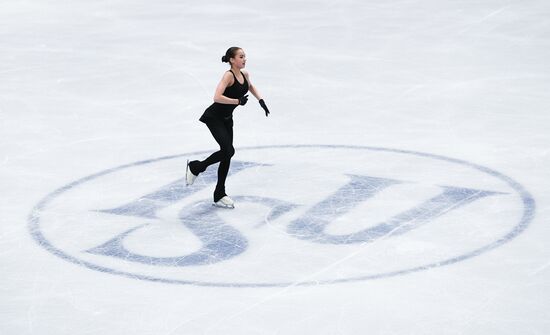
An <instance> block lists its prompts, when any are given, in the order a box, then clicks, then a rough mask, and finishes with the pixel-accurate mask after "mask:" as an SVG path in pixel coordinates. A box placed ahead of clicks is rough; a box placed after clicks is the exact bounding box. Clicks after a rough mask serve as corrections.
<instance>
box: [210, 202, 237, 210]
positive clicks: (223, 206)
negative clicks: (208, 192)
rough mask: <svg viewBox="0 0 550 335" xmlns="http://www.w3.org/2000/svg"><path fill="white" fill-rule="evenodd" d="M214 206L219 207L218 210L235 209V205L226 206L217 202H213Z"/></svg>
mask: <svg viewBox="0 0 550 335" xmlns="http://www.w3.org/2000/svg"><path fill="white" fill-rule="evenodd" d="M212 206H214V207H218V208H226V209H235V205H224V204H218V203H216V202H213V203H212Z"/></svg>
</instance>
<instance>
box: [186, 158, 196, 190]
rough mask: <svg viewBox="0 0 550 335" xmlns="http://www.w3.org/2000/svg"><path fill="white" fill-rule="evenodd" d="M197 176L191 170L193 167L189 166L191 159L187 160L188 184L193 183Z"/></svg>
mask: <svg viewBox="0 0 550 335" xmlns="http://www.w3.org/2000/svg"><path fill="white" fill-rule="evenodd" d="M196 178H197V176H196V175H194V174H193V172H191V169H190V168H189V160H187V168H186V169H185V183H186V184H187V186H190V185H193V183H194V182H195V179H196Z"/></svg>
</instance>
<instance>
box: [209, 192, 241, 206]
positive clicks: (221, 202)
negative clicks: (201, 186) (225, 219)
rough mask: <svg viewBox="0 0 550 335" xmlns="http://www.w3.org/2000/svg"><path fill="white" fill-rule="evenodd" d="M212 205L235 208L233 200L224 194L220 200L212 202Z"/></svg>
mask: <svg viewBox="0 0 550 335" xmlns="http://www.w3.org/2000/svg"><path fill="white" fill-rule="evenodd" d="M212 206H216V207H221V208H235V202H234V201H233V199H231V198H230V197H228V196H227V195H226V196H224V197H223V198H221V199H220V200H218V201H216V202H214V203H212Z"/></svg>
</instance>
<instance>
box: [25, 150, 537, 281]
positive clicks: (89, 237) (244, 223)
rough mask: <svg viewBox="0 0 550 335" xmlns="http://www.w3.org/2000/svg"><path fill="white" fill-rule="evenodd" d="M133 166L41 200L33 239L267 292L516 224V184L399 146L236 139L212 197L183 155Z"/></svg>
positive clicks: (462, 256)
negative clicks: (189, 174)
mask: <svg viewBox="0 0 550 335" xmlns="http://www.w3.org/2000/svg"><path fill="white" fill-rule="evenodd" d="M199 154H201V153H191V154H185V155H177V156H171V157H161V158H157V159H151V160H147V161H141V162H137V163H132V164H128V165H124V166H120V167H117V168H113V169H110V170H107V171H102V172H99V173H97V174H94V175H92V176H88V177H85V178H82V179H80V180H77V181H75V182H73V183H71V184H69V185H67V186H65V187H62V188H60V189H58V190H56V191H54V192H53V193H51V194H50V195H48V196H47V197H46V198H45V199H43V200H42V201H41V202H40V203H39V204H38V205H37V206H36V207H35V208H34V209H33V211H32V213H31V215H30V217H29V224H30V229H31V234H32V235H33V237H34V238H35V240H36V241H37V242H38V243H39V244H40V245H41V246H42V247H44V248H46V249H47V250H49V251H50V252H52V253H53V254H55V255H57V256H59V257H62V258H63V259H66V260H68V261H70V262H73V263H75V264H78V265H84V266H86V267H88V268H90V269H93V270H97V271H101V272H105V273H111V274H117V275H123V276H127V277H130V278H134V279H141V280H150V281H158V282H164V283H174V284H195V285H209V286H227V287H265V286H285V285H314V284H331V283H340V282H348V281H358V280H368V279H377V278H384V277H390V276H396V275H404V274H407V273H411V272H416V271H421V270H426V269H429V268H433V267H437V266H442V265H448V264H453V263H456V262H459V261H462V260H466V259H468V258H471V257H474V256H477V255H480V254H482V253H483V252H486V251H489V250H491V249H493V248H495V247H498V246H500V245H502V244H504V243H506V242H508V241H510V240H511V239H513V238H514V237H515V236H517V235H518V234H519V233H521V232H522V231H523V230H524V229H525V228H526V227H527V225H528V224H529V222H530V220H531V218H532V216H533V214H534V200H533V199H532V197H531V196H530V195H529V194H528V192H527V191H525V190H524V189H523V187H522V186H521V185H520V184H518V183H517V182H515V181H514V180H512V179H510V178H509V177H507V176H504V175H502V174H500V173H498V172H496V171H494V170H491V169H489V168H486V167H483V166H480V165H476V164H473V163H469V162H465V161H461V160H457V159H452V158H448V157H443V156H436V155H431V154H425V153H419V152H411V151H404V150H395V149H385V148H373V147H353V146H336V145H334V146H329V145H304V146H269V147H254V148H240V149H238V150H237V155H236V156H235V157H234V161H233V162H232V166H231V176H230V177H229V179H228V183H227V191H228V193H229V194H231V195H232V197H233V198H234V199H235V200H236V202H237V208H236V209H234V210H223V209H217V208H214V207H212V206H211V193H212V189H213V183H215V180H216V174H215V172H216V171H215V168H211V169H210V170H207V171H206V172H205V173H203V174H201V176H200V177H199V179H197V181H196V182H195V184H194V185H192V186H190V187H186V186H185V180H184V179H183V178H184V172H185V163H186V159H187V158H190V157H191V158H192V157H193V156H195V155H199Z"/></svg>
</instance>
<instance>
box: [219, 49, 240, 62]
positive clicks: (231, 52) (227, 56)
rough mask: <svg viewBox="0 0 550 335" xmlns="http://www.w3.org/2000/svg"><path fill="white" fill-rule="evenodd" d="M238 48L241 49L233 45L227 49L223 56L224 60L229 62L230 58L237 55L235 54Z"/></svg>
mask: <svg viewBox="0 0 550 335" xmlns="http://www.w3.org/2000/svg"><path fill="white" fill-rule="evenodd" d="M237 50H241V48H239V47H231V48H229V49H227V51H226V52H225V55H224V56H222V62H224V63H229V59H230V58H233V57H235V55H236V54H237Z"/></svg>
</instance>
